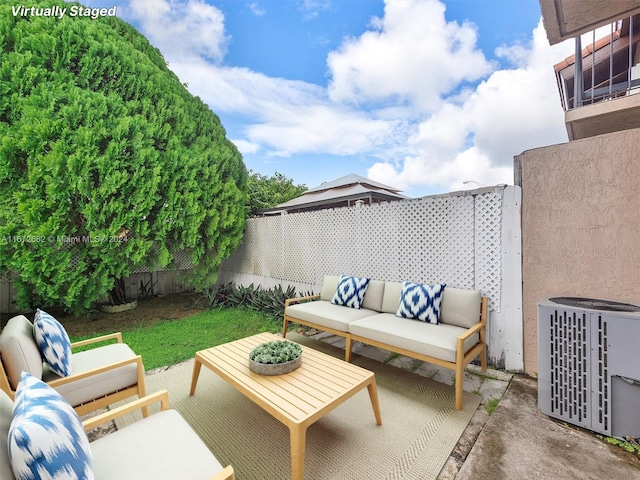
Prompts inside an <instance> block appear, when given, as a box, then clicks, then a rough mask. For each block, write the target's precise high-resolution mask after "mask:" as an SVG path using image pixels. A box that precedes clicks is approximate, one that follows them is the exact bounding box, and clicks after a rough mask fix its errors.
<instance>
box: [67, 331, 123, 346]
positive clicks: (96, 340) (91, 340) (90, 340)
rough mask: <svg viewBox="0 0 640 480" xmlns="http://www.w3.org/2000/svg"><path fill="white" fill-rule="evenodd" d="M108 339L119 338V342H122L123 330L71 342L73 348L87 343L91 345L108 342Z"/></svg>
mask: <svg viewBox="0 0 640 480" xmlns="http://www.w3.org/2000/svg"><path fill="white" fill-rule="evenodd" d="M108 340H117V342H118V343H122V332H116V333H109V334H107V335H102V336H100V337H94V338H88V339H87V340H79V341H77V342H73V343H72V344H71V348H76V347H84V346H85V345H91V344H93V343H99V342H106V341H108Z"/></svg>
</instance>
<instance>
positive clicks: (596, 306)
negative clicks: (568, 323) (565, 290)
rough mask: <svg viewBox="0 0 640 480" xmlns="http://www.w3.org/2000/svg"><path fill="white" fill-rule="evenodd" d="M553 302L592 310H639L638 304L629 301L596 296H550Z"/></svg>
mask: <svg viewBox="0 0 640 480" xmlns="http://www.w3.org/2000/svg"><path fill="white" fill-rule="evenodd" d="M549 300H551V301H552V302H553V303H557V304H559V305H568V306H570V307H578V308H590V309H592V310H605V311H608V312H640V306H638V305H632V304H630V303H620V302H613V301H611V300H598V299H597V298H583V297H552V298H550V299H549Z"/></svg>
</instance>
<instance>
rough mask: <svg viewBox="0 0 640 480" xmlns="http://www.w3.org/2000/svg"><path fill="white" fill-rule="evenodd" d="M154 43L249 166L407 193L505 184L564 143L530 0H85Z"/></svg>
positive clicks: (549, 65) (552, 59) (559, 55)
mask: <svg viewBox="0 0 640 480" xmlns="http://www.w3.org/2000/svg"><path fill="white" fill-rule="evenodd" d="M83 3H84V4H86V5H88V6H101V7H102V6H107V7H112V6H114V5H117V7H118V16H119V17H121V18H122V19H124V20H125V21H127V22H129V23H131V24H132V25H133V26H135V27H136V28H137V29H138V30H139V31H140V32H141V33H142V34H144V35H145V36H146V37H147V38H148V39H149V40H150V41H151V43H152V44H153V45H154V46H156V47H158V48H159V49H160V51H161V52H162V53H163V55H164V56H165V58H166V60H167V61H168V62H169V66H170V68H171V69H172V70H173V71H174V72H175V73H176V74H177V75H178V76H179V77H180V79H181V81H182V82H184V83H186V84H188V88H189V91H190V92H191V93H193V94H194V95H198V96H199V97H200V98H202V99H203V101H205V102H206V103H207V104H208V105H209V106H210V107H211V109H212V110H213V111H214V112H215V113H216V114H218V115H219V117H220V118H221V120H222V123H223V125H224V127H225V128H226V130H227V136H228V138H230V139H231V140H232V141H233V142H234V143H235V144H236V145H237V146H238V148H239V149H240V151H241V152H242V154H243V156H244V159H245V163H246V165H247V167H248V168H249V169H251V170H253V171H255V172H259V173H261V174H264V175H272V174H273V173H275V172H280V173H283V174H285V175H286V176H288V177H290V178H292V179H293V180H294V182H295V183H303V184H306V185H307V186H308V187H314V186H317V185H319V184H321V183H322V182H325V181H330V180H333V179H336V178H338V177H341V176H343V175H347V174H349V173H356V174H359V175H362V176H364V177H369V178H371V179H373V180H376V181H379V182H382V183H385V184H388V185H391V186H394V187H398V188H401V189H403V191H404V193H405V194H406V195H408V196H412V197H418V196H422V195H428V194H433V193H444V192H448V191H453V190H460V189H467V188H474V187H475V185H473V184H466V185H465V184H463V182H464V181H465V180H473V181H476V182H480V183H482V184H486V185H494V184H498V183H507V184H512V183H513V156H514V155H517V154H519V153H522V152H523V151H525V150H528V149H531V148H536V147H540V146H544V145H550V144H555V143H562V142H566V141H567V135H566V130H565V128H564V122H563V112H562V109H561V106H560V100H559V96H558V92H557V88H556V83H555V78H554V75H553V65H554V64H555V63H557V62H559V61H561V60H562V59H564V58H565V57H567V56H569V55H571V53H572V48H573V46H572V45H567V44H560V45H556V46H554V47H550V46H549V44H548V41H547V39H546V36H545V32H544V29H543V27H542V24H541V19H540V7H539V3H538V1H537V0H387V1H383V0H342V1H340V0H249V1H243V0H85V1H84V2H83Z"/></svg>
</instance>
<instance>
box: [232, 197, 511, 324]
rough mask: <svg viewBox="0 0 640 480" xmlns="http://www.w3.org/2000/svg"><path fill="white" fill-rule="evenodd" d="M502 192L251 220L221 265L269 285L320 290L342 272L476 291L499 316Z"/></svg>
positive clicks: (424, 199) (426, 198) (423, 199)
mask: <svg viewBox="0 0 640 480" xmlns="http://www.w3.org/2000/svg"><path fill="white" fill-rule="evenodd" d="M500 218H501V193H500V192H493V191H492V192H490V193H483V194H478V195H455V194H451V195H438V196H431V197H424V198H420V199H415V200H406V201H398V202H392V203H383V204H374V205H371V206H360V207H350V208H338V209H330V210H319V211H314V212H308V213H296V214H289V215H281V216H277V217H266V218H256V219H250V220H249V221H248V226H247V231H246V234H245V237H244V240H243V244H242V246H241V248H239V249H238V250H237V251H236V252H235V253H234V254H233V255H232V256H231V258H229V259H228V260H226V261H225V262H223V264H222V268H221V269H222V271H223V272H224V275H223V276H224V277H225V279H227V280H228V279H229V276H230V275H229V274H231V277H233V274H234V273H237V274H241V275H242V274H244V275H248V276H256V277H268V278H271V279H274V282H273V283H295V284H304V285H308V286H309V287H310V288H311V289H313V288H314V287H315V288H317V287H318V286H319V285H320V284H321V283H322V277H323V276H324V275H327V274H329V275H339V274H342V273H346V274H352V275H363V276H368V277H371V278H375V279H378V280H391V281H401V280H411V281H416V282H439V281H442V282H446V283H447V284H448V285H450V286H453V287H461V288H476V289H479V290H481V291H482V292H483V294H485V295H486V296H488V297H489V299H490V300H489V307H490V309H491V310H493V311H499V309H500V283H501V282H500V280H501V268H502V265H501V255H500V232H501V230H500Z"/></svg>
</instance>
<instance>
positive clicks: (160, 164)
mask: <svg viewBox="0 0 640 480" xmlns="http://www.w3.org/2000/svg"><path fill="white" fill-rule="evenodd" d="M21 5H25V6H27V7H31V6H32V5H37V6H38V7H48V6H53V5H58V6H61V7H68V6H69V4H68V3H65V2H64V1H63V0H47V1H37V2H35V1H29V0H24V1H23V2H21ZM225 135H226V133H225V130H224V128H223V127H222V124H221V122H220V120H219V118H218V117H217V116H216V115H215V114H214V113H213V112H212V111H211V110H210V109H209V108H208V107H207V106H206V105H205V104H204V103H203V102H202V101H201V100H200V99H199V98H197V97H194V96H192V95H191V94H189V93H188V91H187V90H186V89H185V88H184V86H183V85H182V84H181V83H180V81H179V79H178V78H177V76H176V75H175V74H173V73H172V72H171V71H170V70H169V69H168V68H167V65H166V62H165V61H164V59H163V57H162V55H161V54H160V52H159V51H158V50H157V49H155V48H154V47H152V46H151V45H150V44H149V42H148V41H147V40H146V38H145V37H143V36H142V35H141V34H139V33H138V32H137V31H136V30H135V29H134V28H133V27H131V26H130V25H128V24H126V23H125V22H123V21H121V20H120V19H118V18H116V17H102V18H99V19H90V18H87V17H85V18H81V17H64V18H62V19H57V18H51V17H35V16H29V17H20V16H13V15H12V12H11V6H9V5H0V274H2V272H3V271H11V272H15V273H16V274H17V275H18V278H17V280H16V282H15V283H16V285H17V287H18V292H19V301H20V303H21V304H22V305H23V306H26V305H30V306H33V305H34V304H35V305H51V304H63V305H65V306H66V307H68V309H70V310H72V311H79V310H83V309H86V308H89V307H90V306H91V304H92V303H93V302H95V301H96V300H99V299H102V298H105V297H106V295H107V293H108V292H109V291H110V290H111V289H112V288H113V286H114V281H115V279H118V278H122V277H124V276H127V275H128V274H129V273H130V272H131V271H132V269H134V268H135V267H138V266H140V265H148V266H150V267H152V268H163V267H166V266H168V265H170V264H171V262H172V260H173V256H174V252H176V251H179V250H185V251H187V252H188V253H189V255H190V258H191V260H192V262H193V264H194V265H195V268H194V269H193V271H192V274H191V279H190V280H191V282H192V283H193V284H194V285H195V286H196V287H197V288H204V287H206V286H208V285H210V284H211V283H212V282H213V281H214V280H215V275H216V271H217V268H218V266H219V264H220V262H221V260H222V259H223V258H225V257H226V256H228V255H229V254H230V253H231V252H232V251H233V250H234V249H235V248H236V247H237V246H238V244H239V242H240V240H241V237H242V232H243V229H244V222H245V211H244V208H245V203H246V195H247V176H248V175H247V171H246V168H245V166H244V163H243V160H242V156H241V155H240V153H239V152H238V150H237V149H236V147H235V146H234V145H233V144H232V143H231V142H230V141H229V140H228V139H227V138H226V136H225Z"/></svg>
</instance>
